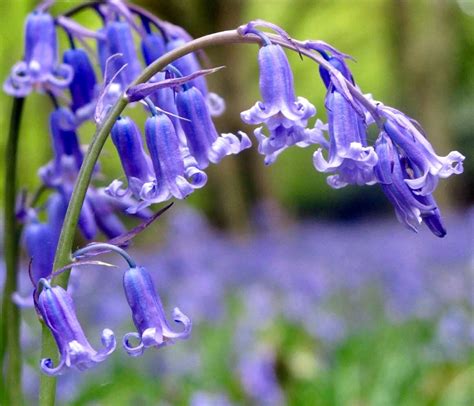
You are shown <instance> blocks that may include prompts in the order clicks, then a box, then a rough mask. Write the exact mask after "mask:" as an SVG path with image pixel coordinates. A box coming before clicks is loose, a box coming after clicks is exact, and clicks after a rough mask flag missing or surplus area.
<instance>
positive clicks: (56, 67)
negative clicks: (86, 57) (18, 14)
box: [3, 10, 73, 97]
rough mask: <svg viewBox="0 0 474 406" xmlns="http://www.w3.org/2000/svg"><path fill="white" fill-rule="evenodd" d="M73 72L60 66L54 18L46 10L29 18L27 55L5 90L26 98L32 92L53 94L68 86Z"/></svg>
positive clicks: (26, 35)
mask: <svg viewBox="0 0 474 406" xmlns="http://www.w3.org/2000/svg"><path fill="white" fill-rule="evenodd" d="M72 77H73V70H72V68H71V67H70V66H69V65H66V64H58V44H57V38H56V27H55V25H54V19H53V17H52V16H51V15H50V14H48V13H46V12H43V11H42V10H36V11H33V12H32V13H31V14H29V15H28V17H27V19H26V25H25V54H24V59H23V61H21V62H18V63H17V64H15V65H14V66H13V68H12V70H11V73H10V76H9V77H8V79H7V80H6V81H5V83H4V85H3V89H4V90H5V92H6V93H8V94H10V95H12V96H15V97H24V96H26V95H28V94H29V93H30V92H31V91H32V90H48V91H51V92H53V93H55V92H57V90H58V89H63V88H65V87H67V86H68V84H69V82H70V81H71V80H72Z"/></svg>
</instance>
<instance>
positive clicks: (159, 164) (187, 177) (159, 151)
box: [140, 114, 207, 204]
mask: <svg viewBox="0 0 474 406" xmlns="http://www.w3.org/2000/svg"><path fill="white" fill-rule="evenodd" d="M145 137H146V143H147V146H148V150H149V151H150V156H151V160H152V163H153V168H154V170H155V179H154V181H153V182H151V183H148V184H145V185H144V186H143V188H142V191H141V195H140V197H141V199H142V200H144V202H145V204H150V203H159V202H163V201H165V200H168V199H170V198H171V197H175V198H177V199H184V198H185V197H186V196H188V195H189V194H191V193H192V192H193V191H194V189H198V188H201V187H203V186H204V185H205V184H206V182H207V175H206V174H205V173H204V172H203V171H201V170H200V169H199V168H198V166H197V162H196V160H195V159H194V158H193V157H192V156H191V155H190V154H189V151H188V149H187V148H185V147H183V146H182V145H180V142H179V139H178V136H177V134H176V132H175V128H174V126H173V123H172V122H171V120H170V119H169V118H168V116H167V115H165V114H157V115H155V116H152V117H149V118H147V120H146V122H145Z"/></svg>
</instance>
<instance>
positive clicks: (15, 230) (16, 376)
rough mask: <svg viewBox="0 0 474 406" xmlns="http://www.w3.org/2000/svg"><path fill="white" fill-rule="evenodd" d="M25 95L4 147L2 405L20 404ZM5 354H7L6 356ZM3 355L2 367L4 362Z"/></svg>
mask: <svg viewBox="0 0 474 406" xmlns="http://www.w3.org/2000/svg"><path fill="white" fill-rule="evenodd" d="M24 101H25V99H24V98H15V99H13V105H12V111H11V116H10V129H9V131H8V140H7V147H6V149H5V161H4V162H5V191H4V193H5V206H4V210H5V211H4V250H5V268H6V278H5V286H4V288H3V300H2V302H3V303H2V320H1V332H0V366H1V367H3V368H2V372H3V371H4V373H5V375H4V378H5V379H2V398H3V399H2V400H3V402H2V404H5V405H7V404H8V405H20V404H22V388H21V363H22V357H21V346H20V312H19V309H18V307H16V306H15V304H14V303H13V302H12V300H11V297H12V294H13V293H14V292H15V291H16V290H17V282H18V278H17V267H18V253H19V239H20V232H21V228H20V226H19V224H18V222H17V220H16V213H15V203H16V193H17V160H18V141H19V130H20V122H21V115H22V112H23V105H24ZM5 355H7V357H5ZM5 358H6V362H5V366H4V361H5Z"/></svg>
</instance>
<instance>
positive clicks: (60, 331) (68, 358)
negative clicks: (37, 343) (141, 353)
mask: <svg viewBox="0 0 474 406" xmlns="http://www.w3.org/2000/svg"><path fill="white" fill-rule="evenodd" d="M39 285H42V286H43V289H42V291H41V293H40V294H39V296H38V299H37V302H36V308H37V310H38V312H39V314H40V315H41V317H42V318H43V320H44V322H45V324H46V326H47V327H48V328H49V330H50V331H51V333H52V334H53V337H54V339H55V341H56V344H57V346H58V350H59V356H60V360H59V364H58V365H57V366H54V365H53V361H52V360H51V359H49V358H44V359H42V360H41V370H42V371H43V372H44V373H45V374H47V375H59V374H61V373H62V372H63V371H64V370H65V369H66V368H70V367H75V368H77V369H79V370H81V371H82V370H84V369H87V368H90V367H92V366H94V365H95V364H97V363H99V362H102V361H103V360H105V359H106V358H107V356H108V355H110V354H111V353H112V352H113V351H114V350H115V347H116V342H115V337H114V333H113V332H112V331H111V330H109V329H104V330H103V332H102V338H101V339H102V344H103V345H104V347H105V348H104V349H103V350H102V351H96V350H94V349H93V348H92V346H91V345H90V344H89V342H88V340H87V338H86V336H85V334H84V331H83V330H82V327H81V325H80V324H79V320H78V319H77V316H76V312H75V309H74V303H73V300H72V298H71V296H70V295H69V294H68V293H67V292H66V291H65V290H64V289H63V288H62V287H60V286H54V287H53V286H50V284H49V283H48V282H47V281H46V280H45V279H41V280H40V282H39Z"/></svg>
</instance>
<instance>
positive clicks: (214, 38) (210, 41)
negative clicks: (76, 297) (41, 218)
mask: <svg viewBox="0 0 474 406" xmlns="http://www.w3.org/2000/svg"><path fill="white" fill-rule="evenodd" d="M268 37H269V38H271V40H272V42H274V43H277V44H280V45H282V46H284V47H287V48H290V49H292V50H294V46H293V45H292V44H289V43H288V42H287V41H285V40H283V39H282V38H280V37H279V36H277V35H273V34H268ZM261 41H262V40H261V38H259V37H258V36H256V35H246V36H242V35H241V34H239V32H238V31H237V30H228V31H221V32H217V33H213V34H210V35H206V36H204V37H201V38H197V39H194V40H192V41H189V42H187V43H186V44H184V45H183V46H181V47H179V48H176V49H174V50H172V51H170V52H168V53H166V54H165V55H163V56H162V57H160V58H159V59H157V60H156V61H155V62H153V63H152V64H151V65H149V66H148V67H147V68H145V70H144V71H143V72H142V73H141V74H140V76H138V78H137V79H135V81H134V82H133V83H132V84H131V85H130V87H132V86H135V85H137V84H140V83H145V82H147V81H148V80H150V79H151V78H152V77H153V76H154V75H155V74H156V73H157V72H159V71H161V70H163V69H164V68H165V67H166V66H167V65H169V64H170V63H172V62H173V61H175V60H176V59H178V58H180V57H182V56H184V55H186V54H188V53H191V52H195V51H198V50H201V49H203V48H206V47H209V46H215V45H224V44H237V43H260V42H261ZM300 52H301V53H302V54H303V55H306V56H308V57H310V58H311V59H313V60H315V61H316V62H317V63H319V64H321V65H323V66H325V67H327V68H328V69H332V67H331V66H330V65H329V64H328V63H327V62H326V61H324V60H323V59H322V58H319V57H318V56H315V55H314V54H313V53H311V52H309V51H307V50H300ZM348 87H349V90H350V91H351V93H353V92H354V93H357V94H358V93H359V91H358V90H357V89H355V88H354V87H353V86H352V85H351V84H350V83H348ZM128 103H129V101H128V99H127V97H126V92H125V94H124V95H122V97H120V98H119V99H118V100H117V102H116V103H115V105H114V106H113V107H112V108H111V109H110V111H109V112H108V114H107V116H106V117H105V120H104V121H103V123H102V124H100V125H99V126H98V128H97V130H96V132H95V134H94V137H93V139H92V142H91V144H90V146H89V149H88V151H87V154H86V156H85V158H84V162H83V164H82V166H81V169H80V171H79V174H78V177H77V181H76V185H75V187H74V191H73V193H72V196H71V200H70V202H69V206H68V209H67V212H66V217H65V219H64V224H63V227H62V230H61V236H60V238H59V244H58V248H57V251H56V257H55V259H54V269H60V268H62V267H64V266H66V265H67V264H68V263H70V262H71V261H72V259H73V258H72V256H71V252H72V246H73V243H74V235H75V231H76V227H77V223H78V220H79V215H80V212H81V208H82V204H83V202H84V199H85V196H86V192H87V188H88V187H89V183H90V181H91V177H92V172H93V169H94V167H95V164H96V162H97V160H98V158H99V155H100V153H101V151H102V148H103V146H104V144H105V141H106V140H107V137H108V135H109V133H110V130H111V129H112V126H113V125H114V123H115V121H116V120H117V118H118V117H119V115H120V114H121V113H122V111H123V110H124V109H125V107H126V106H127V104H128ZM68 279H69V272H64V273H62V274H60V275H58V276H57V277H55V278H54V279H53V281H52V282H55V283H57V284H58V285H61V286H63V287H64V288H66V287H67V283H68ZM56 352H57V350H56V346H55V343H54V340H53V339H52V338H51V334H50V333H49V330H48V329H47V328H46V326H44V325H43V344H42V351H41V355H42V358H52V359H54V357H53V355H54V354H56ZM55 391H56V379H55V378H54V377H49V376H46V375H44V374H42V376H41V382H40V397H39V405H40V406H52V405H54V402H55Z"/></svg>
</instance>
